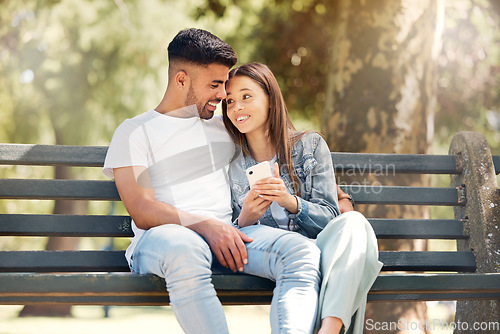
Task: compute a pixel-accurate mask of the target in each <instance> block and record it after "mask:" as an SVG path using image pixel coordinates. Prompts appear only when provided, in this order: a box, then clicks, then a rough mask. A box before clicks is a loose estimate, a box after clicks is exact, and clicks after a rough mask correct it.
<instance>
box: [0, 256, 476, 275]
mask: <svg viewBox="0 0 500 334" xmlns="http://www.w3.org/2000/svg"><path fill="white" fill-rule="evenodd" d="M379 257H380V261H382V262H384V267H383V269H382V270H384V271H463V272H470V271H475V268H476V263H475V259H474V255H473V254H472V252H380V256H379ZM128 271H129V268H128V265H127V262H126V260H125V256H124V252H123V251H3V252H0V272H128Z"/></svg>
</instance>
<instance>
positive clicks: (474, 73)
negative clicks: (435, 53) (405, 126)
mask: <svg viewBox="0 0 500 334" xmlns="http://www.w3.org/2000/svg"><path fill="white" fill-rule="evenodd" d="M494 3H495V2H494V1H493V2H488V1H486V0H474V1H471V0H456V1H453V2H447V6H446V29H445V31H444V36H443V49H442V52H441V56H440V58H439V71H440V78H439V81H438V102H439V103H438V110H437V113H436V134H437V137H438V139H439V140H440V141H441V142H443V141H444V142H445V143H449V141H450V140H451V137H452V136H453V134H454V133H455V132H457V131H461V130H469V131H478V132H481V133H482V134H484V135H485V136H486V137H487V139H488V142H489V144H490V146H492V149H493V152H494V154H500V80H499V78H500V45H499V43H498V41H499V39H500V29H499V16H498V14H496V13H495V12H494V11H492V9H493V8H494V7H493V4H494Z"/></svg>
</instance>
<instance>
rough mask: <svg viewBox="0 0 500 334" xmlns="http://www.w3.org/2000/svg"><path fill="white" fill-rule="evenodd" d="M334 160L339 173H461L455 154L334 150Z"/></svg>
mask: <svg viewBox="0 0 500 334" xmlns="http://www.w3.org/2000/svg"><path fill="white" fill-rule="evenodd" d="M331 156H332V161H333V164H334V166H335V171H336V172H338V173H354V172H355V173H357V174H358V173H359V174H361V175H365V174H369V173H381V174H383V175H393V174H394V173H415V174H460V173H461V170H460V169H458V168H457V160H456V158H455V156H453V155H429V154H385V153H338V152H332V153H331Z"/></svg>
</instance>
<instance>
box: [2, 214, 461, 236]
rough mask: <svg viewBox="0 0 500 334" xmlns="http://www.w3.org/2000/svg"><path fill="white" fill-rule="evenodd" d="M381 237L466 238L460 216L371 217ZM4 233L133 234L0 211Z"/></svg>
mask: <svg viewBox="0 0 500 334" xmlns="http://www.w3.org/2000/svg"><path fill="white" fill-rule="evenodd" d="M368 221H369V222H370V223H371V225H372V226H373V229H374V231H375V234H376V235H377V238H378V239H465V238H467V236H465V235H464V234H463V227H462V225H463V224H462V222H461V221H460V220H456V219H433V220H427V219H381V218H370V219H368ZM0 236H62V237H132V236H133V232H132V226H131V218H130V217H129V216H106V215H30V214H0Z"/></svg>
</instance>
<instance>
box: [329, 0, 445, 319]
mask: <svg viewBox="0 0 500 334" xmlns="http://www.w3.org/2000/svg"><path fill="white" fill-rule="evenodd" d="M336 13H337V14H336V16H335V19H333V20H332V21H333V22H334V23H333V25H334V32H333V34H332V37H333V40H332V43H331V44H330V52H331V54H330V69H329V75H328V87H327V94H326V103H325V108H324V109H323V123H322V124H323V133H324V134H325V135H326V138H327V142H328V144H329V145H330V148H332V149H334V150H337V151H351V152H352V151H354V152H379V153H414V154H424V153H429V149H430V146H431V142H432V139H433V134H434V128H433V125H434V121H433V120H434V113H435V107H436V82H437V58H438V56H439V54H440V50H441V35H442V29H443V14H444V7H443V4H442V2H441V1H439V0H428V1H419V2H404V1H401V0H387V1H383V2H380V1H376V2H375V1H370V2H368V1H349V0H342V1H338V3H337V7H336ZM372 167H373V166H372ZM388 174H391V173H388ZM352 181H353V180H352V179H350V178H349V177H343V178H341V182H340V183H350V182H352ZM357 182H360V180H357ZM363 183H368V184H383V185H405V184H408V185H415V184H417V185H426V184H428V178H427V177H426V176H408V175H405V176H404V177H400V176H393V175H383V176H381V177H379V176H374V175H370V176H369V177H367V178H366V179H364V180H363ZM403 210H404V211H405V212H403ZM363 212H364V213H365V214H366V215H367V216H370V217H393V218H396V217H401V216H404V217H412V216H413V217H415V218H417V217H425V216H428V215H429V213H428V210H427V209H426V208H422V207H405V208H403V209H401V208H393V207H390V206H367V207H366V208H364V209H363ZM379 248H380V249H381V250H391V249H399V250H425V249H426V243H425V242H424V241H421V240H415V241H412V240H410V241H406V240H395V241H384V242H380V243H379ZM370 306H371V307H370ZM367 318H371V319H374V320H375V321H381V320H383V321H394V322H396V323H397V322H398V320H399V319H406V320H408V321H410V322H411V321H425V319H426V306H425V304H424V303H404V304H402V305H398V307H394V305H391V304H377V305H376V307H373V305H369V307H368V308H367Z"/></svg>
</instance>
